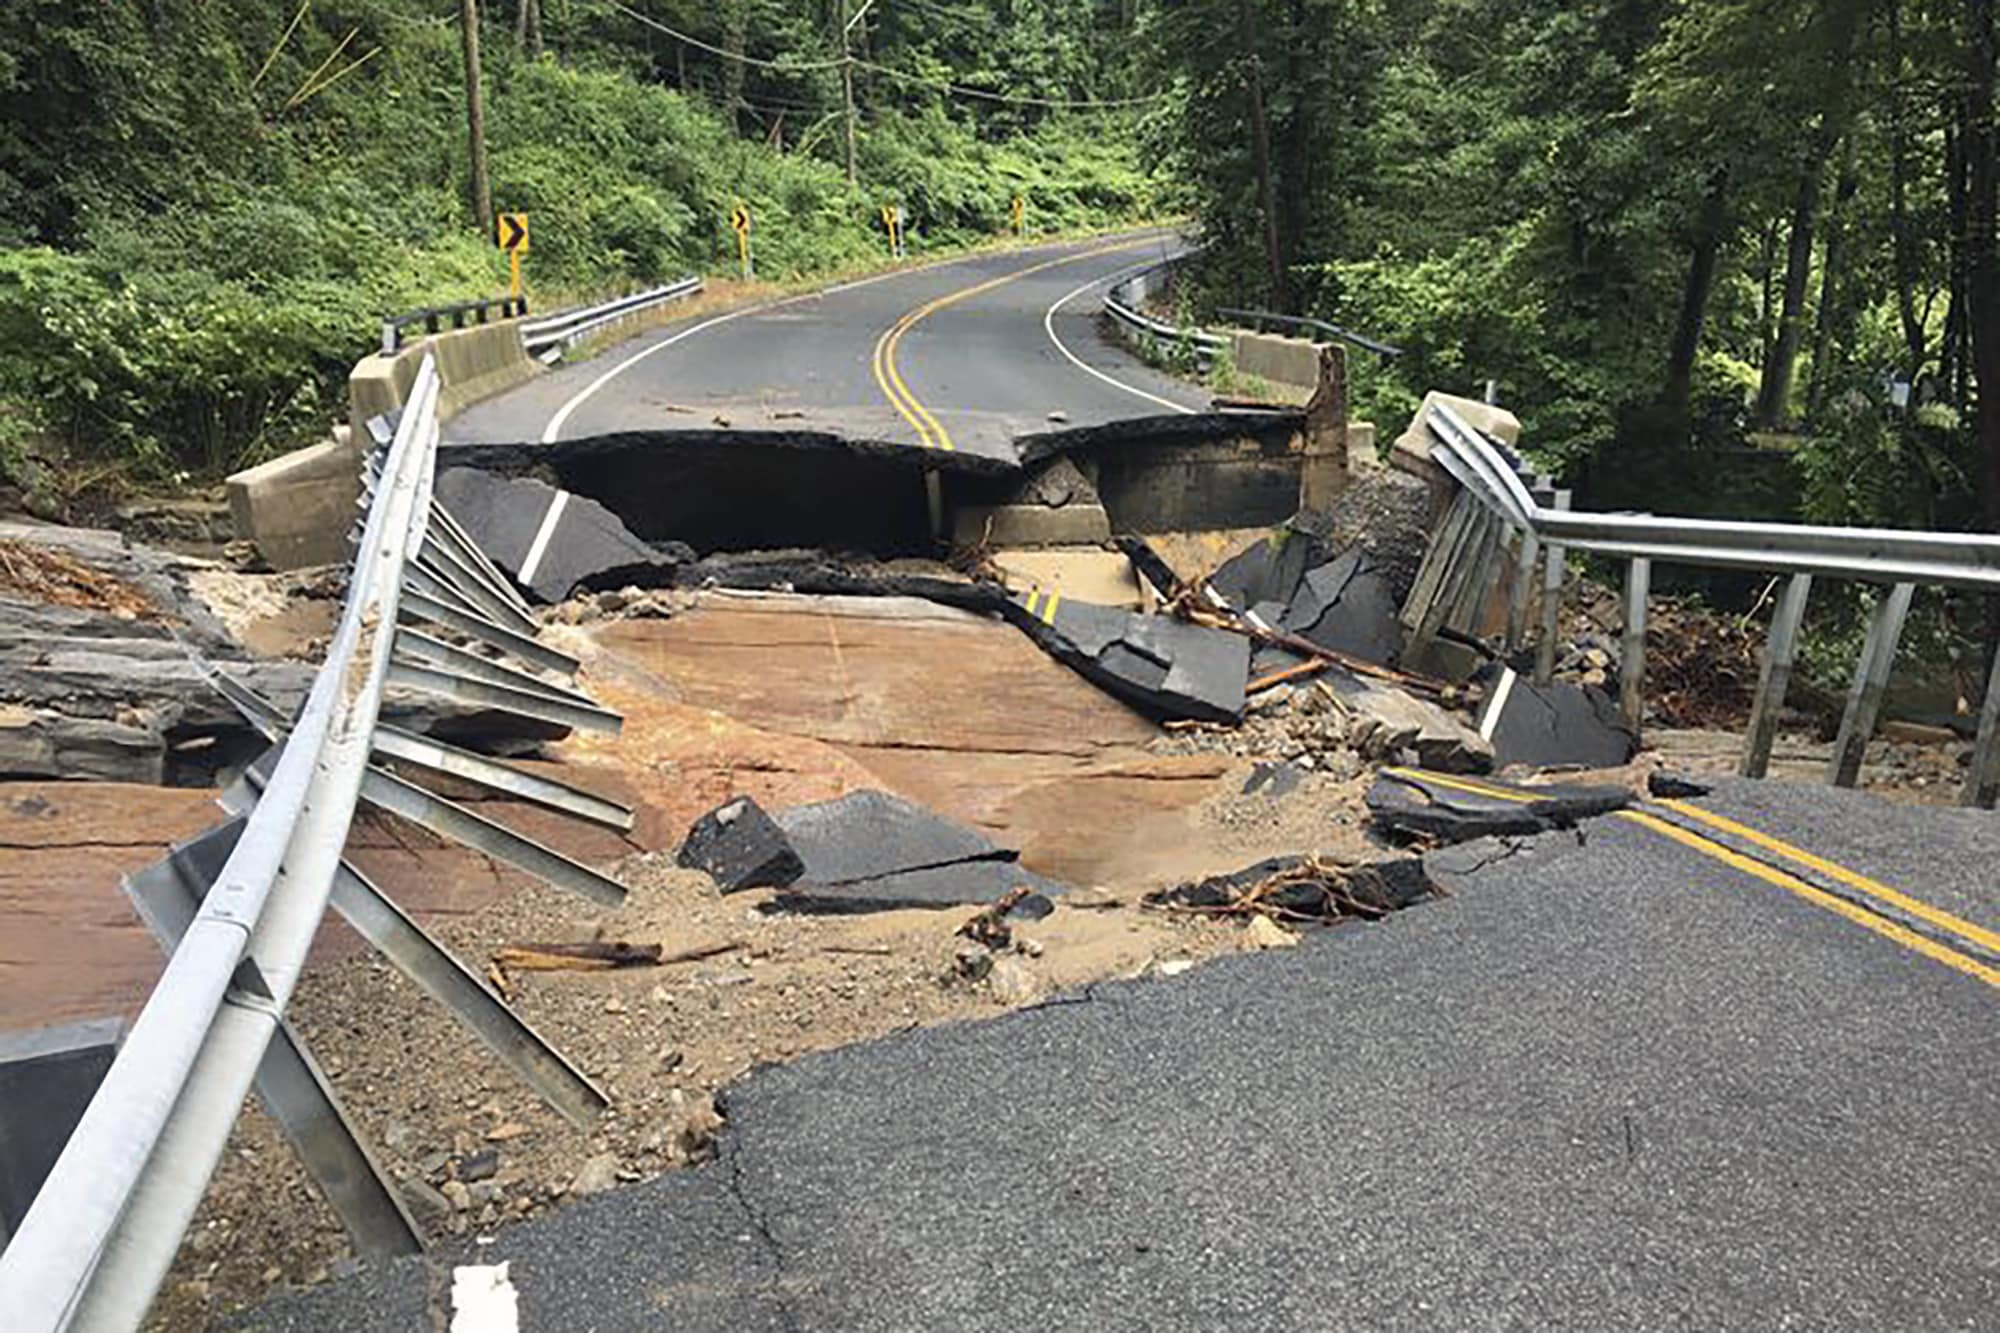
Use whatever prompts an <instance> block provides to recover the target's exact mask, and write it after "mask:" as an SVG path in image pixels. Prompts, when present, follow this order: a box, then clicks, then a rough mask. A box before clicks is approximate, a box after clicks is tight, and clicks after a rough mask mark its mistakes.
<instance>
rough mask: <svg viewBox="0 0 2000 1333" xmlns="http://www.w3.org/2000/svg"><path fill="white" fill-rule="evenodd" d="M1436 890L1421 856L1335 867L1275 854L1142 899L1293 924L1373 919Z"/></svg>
mask: <svg viewBox="0 0 2000 1333" xmlns="http://www.w3.org/2000/svg"><path fill="white" fill-rule="evenodd" d="M1437 892H1438V889H1437V886H1436V885H1435V884H1433V883H1432V882H1431V878H1430V876H1429V875H1428V874H1426V873H1425V871H1424V865H1423V860H1422V858H1420V857H1415V856H1400V857H1395V858H1392V859H1390V860H1386V861H1368V862H1363V863H1361V864H1359V865H1336V864H1334V863H1332V862H1328V861H1320V860H1317V859H1315V858H1312V857H1304V856H1276V857H1271V858H1269V859H1266V860H1263V861H1259V862H1257V863H1256V864H1254V865H1249V866H1245V867H1244V868H1243V869H1241V870H1236V871H1232V872H1230V873H1229V874H1226V875H1210V876H1208V877H1206V878H1204V879H1198V880H1194V881H1191V882H1189V883H1186V884H1178V885H1175V886H1174V887H1173V888H1170V889H1162V890H1160V891H1159V892H1157V893H1149V894H1147V895H1146V901H1147V902H1149V903H1154V904H1157V905H1160V906H1166V907H1181V908H1186V909H1189V910H1192V911H1198V912H1205V913H1212V914H1231V913H1240V914H1244V915H1250V914H1258V915H1262V914H1266V913H1272V912H1275V913H1277V914H1278V915H1280V916H1282V917H1286V918H1288V919H1292V920H1312V921H1337V920H1342V919H1346V918H1351V917H1360V918H1363V919H1366V920H1373V919H1376V918H1379V917H1382V916H1386V915H1388V914H1389V913H1390V912H1398V911H1401V910H1402V909H1403V908H1405V907H1410V906H1413V905H1415V904H1417V903H1420V902H1422V901H1423V900H1424V899H1426V898H1429V897H1433V896H1435V895H1436V894H1437Z"/></svg>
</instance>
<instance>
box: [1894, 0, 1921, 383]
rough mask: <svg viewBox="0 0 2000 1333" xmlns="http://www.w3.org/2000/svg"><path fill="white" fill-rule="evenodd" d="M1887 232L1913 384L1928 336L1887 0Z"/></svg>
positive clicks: (1905, 118) (1898, 51)
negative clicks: (1919, 285)
mask: <svg viewBox="0 0 2000 1333" xmlns="http://www.w3.org/2000/svg"><path fill="white" fill-rule="evenodd" d="M1888 20H1889V78H1888V88H1887V90H1886V91H1887V95H1888V98H1889V237H1890V245H1891V251H1892V254H1893V257H1894V264H1895V271H1896V314H1897V317H1898V318H1899V319H1900V320H1901V322H1902V325H1903V346H1904V347H1905V348H1906V349H1907V351H1908V356H1909V360H1908V361H1907V363H1906V364H1905V366H1904V369H1905V370H1906V371H1907V372H1908V373H1909V376H1910V383H1911V385H1912V387H1913V390H1914V386H1915V384H1916V381H1917V376H1918V375H1920V374H1921V373H1922V372H1923V368H1924V355H1925V352H1926V350H1927V347H1926V345H1927V343H1928V342H1929V338H1928V337H1927V335H1926V331H1925V329H1924V319H1923V317H1922V316H1921V315H1920V314H1918V312H1917V282H1918V280H1919V279H1918V273H1917V234H1916V229H1915V228H1914V227H1913V226H1911V224H1910V206H1909V181H1910V124H1909V111H1908V106H1907V103H1906V101H1905V95H1904V92H1903V87H1904V79H1905V77H1906V73H1907V66H1908V62H1907V60H1905V58H1904V48H1903V6H1902V2H1901V0H1889V11H1888Z"/></svg>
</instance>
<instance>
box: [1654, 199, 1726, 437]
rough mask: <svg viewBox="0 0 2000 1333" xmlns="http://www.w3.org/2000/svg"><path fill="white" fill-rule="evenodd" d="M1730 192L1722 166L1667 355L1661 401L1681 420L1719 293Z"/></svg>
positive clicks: (1705, 206)
mask: <svg viewBox="0 0 2000 1333" xmlns="http://www.w3.org/2000/svg"><path fill="white" fill-rule="evenodd" d="M1728 189H1729V172H1728V171H1727V169H1725V168H1721V167H1718V168H1716V169H1715V170H1714V171H1713V172H1711V173H1710V174H1709V177H1708V188H1707V189H1705V190H1703V191H1702V196H1701V222H1700V227H1699V230H1697V231H1696V233H1695V238H1694V245H1693V246H1692V248H1691V249H1690V251H1689V254H1688V274H1687V286H1686V287H1685V288H1684V289H1683V290H1682V293H1681V316H1680V320H1679V322H1678V323H1676V324H1675V326H1674V343H1673V347H1672V349H1671V350H1670V351H1669V352H1668V353H1667V382H1666V387H1665V388H1664V389H1663V390H1661V393H1660V401H1661V403H1662V405H1663V406H1665V407H1667V408H1668V409H1669V410H1671V411H1672V412H1674V413H1675V414H1676V415H1677V416H1681V417H1685V416H1686V415H1687V413H1688V399H1689V395H1690V394H1691V393H1692V392H1693V388H1694V360H1695V356H1696V354H1697V353H1698V352H1699V351H1700V350H1701V326H1702V323H1703V321H1704V320H1705V319H1706V318H1707V317H1708V297H1709V293H1710V292H1712V291H1714V290H1715V265H1716V260H1717V259H1718V258H1720V256H1721V254H1722V237H1723V232H1724V230H1725V229H1726V227H1727V222H1728V209H1727V206H1726V205H1727V200H1728Z"/></svg>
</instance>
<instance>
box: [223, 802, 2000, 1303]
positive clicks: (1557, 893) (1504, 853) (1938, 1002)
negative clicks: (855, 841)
mask: <svg viewBox="0 0 2000 1333" xmlns="http://www.w3.org/2000/svg"><path fill="white" fill-rule="evenodd" d="M1695 808H1696V809H1697V810H1699V811H1700V812H1702V814H1704V815H1706V816H1707V817H1708V819H1710V820H1712V819H1713V818H1714V817H1715V816H1717V815H1720V816H1721V817H1723V818H1725V819H1728V820H1730V821H1731V823H1732V824H1734V825H1736V826H1737V827H1739V828H1747V829H1749V830H1751V831H1752V832H1754V833H1756V834H1757V835H1758V836H1759V837H1761V838H1763V839H1764V840H1765V842H1766V844H1772V843H1775V844H1781V845H1782V846H1783V847H1787V848H1790V849H1792V850H1791V851H1783V850H1780V849H1778V848H1776V847H1773V846H1770V845H1765V846H1763V847H1762V848H1761V851H1760V859H1757V860H1754V861H1752V860H1745V861H1742V862H1739V863H1732V862H1730V861H1729V860H1728V858H1727V856H1725V855H1719V854H1718V850H1726V849H1718V848H1717V847H1716V846H1715V845H1714V844H1709V845H1708V846H1706V847H1704V846H1702V845H1700V844H1698V843H1697V844H1690V842H1688V841H1687V840H1684V839H1681V838H1677V837H1676V836H1674V835H1672V834H1670V833H1668V832H1665V831H1663V830H1665V829H1671V828H1677V827H1679V825H1677V824H1675V823H1672V822H1669V821H1672V820H1681V821H1684V822H1686V823H1689V824H1692V825H1695V826H1700V827H1707V828H1712V829H1713V830H1714V831H1716V832H1717V833H1718V834H1720V833H1721V832H1722V829H1721V827H1720V826H1717V825H1714V824H1712V823H1708V822H1705V821H1704V820H1703V819H1702V818H1700V817H1697V816H1696V815H1694V814H1692V813H1689V812H1686V811H1680V810H1676V809H1674V808H1672V807H1667V806H1660V807H1656V808H1655V810H1654V812H1653V813H1651V814H1648V815H1646V816H1644V817H1643V819H1642V820H1634V819H1630V818H1626V817H1621V816H1610V817H1606V818H1602V819H1597V820H1594V821H1591V822H1590V823H1589V824H1587V825H1586V826H1585V827H1584V829H1583V832H1582V836H1581V837H1579V836H1578V835H1577V834H1575V833H1565V834H1556V835H1550V836H1549V837H1546V838H1543V839H1541V840H1539V841H1536V842H1533V843H1530V844H1524V845H1521V846H1518V847H1515V848H1512V849H1504V848H1499V847H1468V848H1460V849H1452V850H1451V851H1449V852H1446V853H1440V854H1439V855H1438V856H1437V857H1436V858H1435V859H1434V873H1436V874H1437V875H1438V877H1439V878H1440V880H1441V881H1442V882H1444V883H1445V884H1446V885H1447V886H1448V887H1449V888H1450V889H1451V891H1452V896H1451V897H1449V898H1447V899H1444V900H1440V901H1434V902H1431V903H1428V904H1425V905H1422V906H1419V907H1416V908H1413V909H1411V910H1409V911H1406V912H1404V913H1401V914H1399V915H1397V916H1396V917H1393V918H1391V919H1390V920H1389V921H1387V922H1385V923H1383V924H1380V925H1374V926H1354V927H1349V928H1344V929H1340V930H1335V931H1328V932H1323V933H1321V934H1319V935H1318V936H1316V937H1314V938H1312V939H1311V940H1310V941H1309V942H1308V943H1307V944H1306V945H1305V946H1304V947H1302V948H1300V949H1297V950H1295V951H1291V952H1288V953H1283V954H1264V955H1256V956H1248V957H1242V958H1238V959H1232V960H1228V961H1224V962H1219V963H1214V964H1210V965H1207V966H1204V967H1200V968H1197V969H1195V970H1194V971H1192V972H1189V973H1187V974H1184V975H1182V976H1180V977H1177V978H1174V979H1171V980H1150V981H1140V982H1134V983H1129V984H1121V985H1114V986H1106V987H1102V988H1099V989H1098V990H1096V991H1094V992H1092V993H1091V994H1090V995H1088V996H1082V997H1076V998H1075V999H1074V1000H1073V1001H1072V1002H1068V1003H1058V1004H1054V1005H1050V1006H1046V1007H1043V1008H1041V1009H1038V1010H1033V1011H1028V1012H1023V1013H1019V1014H1015V1015H1011V1016H1008V1017H1005V1018H1001V1019H997V1020H994V1021H992V1022H987V1023H978V1024H967V1025H961V1026H957V1027H951V1028H945V1029H937V1030H932V1031H927V1032H922V1033H916V1034H911V1035H908V1036H904V1037H900V1038H895V1039H891V1040H887V1041H883V1042H878V1043H875V1044H872V1045H868V1046H862V1047H856V1048H850V1049H848V1050H844V1051H838V1052H832V1053H829V1054H826V1055H822V1056H817V1057H813V1058H810V1059H806V1060H802V1061H800V1062H798V1063H797V1064H794V1065H790V1066H786V1067H782V1068H774V1069H768V1070H764V1071H761V1072H759V1073H757V1074H755V1075H753V1076H752V1077H751V1078H749V1079H748V1080H747V1081H746V1082H745V1083H744V1084H742V1085H741V1086H740V1087H738V1088H737V1089H736V1090H735V1091H734V1092H733V1093H732V1094H731V1095H730V1097H729V1099H728V1103H727V1107H726V1109H727V1113H728V1117H729V1128H728V1129H727V1131H726V1132H725V1133H724V1135H723V1136H722V1138H721V1140H720V1145H721V1156H720V1158H719V1160H718V1161H717V1162H715V1163H713V1164H711V1165H709V1166H706V1167H703V1168H700V1169H698V1170H694V1171H688V1172H682V1173H679V1174H677V1175H674V1176H671V1177H667V1178H664V1179H661V1180H659V1181H655V1182H653V1183H650V1184H647V1185H644V1186H638V1187H631V1188H626V1189H623V1190H619V1191H615V1192H614V1193H612V1194H609V1195H606V1196H603V1197H600V1198H597V1199H593V1200H589V1201H586V1202H585V1203H582V1204H580V1205H578V1206H576V1207H573V1208H570V1209H567V1210H564V1211H562V1212H560V1213H558V1214H555V1215H553V1216H551V1217H548V1218H546V1219H542V1220H539V1221H537V1222H535V1223H532V1224H529V1225H526V1226H522V1227H518V1228H514V1229H510V1230H508V1231H505V1232H503V1233H501V1235H500V1236H499V1237H498V1238H497V1240H495V1241H494V1242H493V1243H492V1244H490V1245H486V1246H481V1247H476V1248H474V1247H465V1248H463V1249H456V1250H448V1251H445V1252H443V1253H441V1254H439V1255H437V1256H434V1257H433V1258H432V1260H430V1261H429V1264H426V1262H424V1261H421V1260H420V1261H417V1262H415V1263H412V1264H406V1265H403V1266H400V1267H390V1268H387V1269H383V1270H379V1271H374V1272H370V1273H365V1274H363V1275H362V1276H361V1277H359V1278H357V1279H354V1280H351V1281H348V1282H345V1283H341V1284H336V1285H335V1286H333V1287H331V1288H328V1289H324V1290H321V1291H318V1292H314V1293H310V1294H307V1295H304V1296H301V1297H295V1298H292V1299H290V1300H288V1301H285V1302H281V1303H279V1304H277V1305H274V1306H273V1307H271V1308H270V1309H269V1310H267V1311H266V1312H264V1315H263V1316H262V1317H261V1320H260V1323H261V1325H262V1326H266V1327H273V1328H302V1329H303V1328H314V1329H317V1328H341V1329H343V1330H348V1331H350V1333H359V1331H360V1330H368V1329H377V1328H380V1329H392V1328H394V1329H402V1328H410V1327H420V1326H425V1325H426V1322H427V1320H428V1319H429V1313H428V1312H429V1311H431V1309H432V1302H433V1301H434V1300H435V1299H438V1297H437V1295H436V1293H439V1292H442V1291H443V1290H444V1289H445V1287H446V1286H448V1283H447V1282H442V1281H440V1282H438V1283H436V1284H435V1285H434V1283H433V1275H434V1273H437V1272H438V1271H439V1270H442V1269H448V1268H449V1267H450V1265H451V1264H453V1263H455V1262H465V1261H467V1260H468V1259H470V1260H473V1261H477V1262H482V1263H491V1262H497V1261H499V1260H502V1259H505V1260H509V1261H510V1262H511V1264H512V1272H513V1279H514V1282H515V1284H516V1286H517V1287H518V1289H519V1292H520V1299H521V1308H522V1315H523V1327H524V1328H536V1329H539V1328H557V1327H561V1328H564V1329H569V1330H575V1331H576V1333H584V1331H585V1330H613V1329H651V1328H660V1327H674V1328H681V1329H710V1328H713V1329H745V1328H753V1329H754V1328H808V1329H822V1328H826V1329H833V1328H839V1329H846V1328H867V1329H934V1328H960V1329H970V1328H992V1329H1022V1328H1035V1329H1039V1328H1089V1329H1117V1328H1134V1329H1137V1328H1146V1329H1159V1328H1188V1329H1208V1328H1224V1327H1226V1328H1232V1329H1234V1328H1274V1329H1275V1328H1312V1329H1320V1328H1363V1327H1368V1328H1372V1327H1383V1326H1393V1327H1434V1328H1463V1327H1498V1326H1533V1327H1548V1326H1555V1327H1590V1328H1599V1327H1607V1326H1615V1327H1633V1326H1638V1327H1651V1326H1661V1325H1667V1324H1675V1325H1691V1326H1697V1327H1776V1326H1786V1327H1854V1328H1898V1329H1915V1328H1974V1327H1992V1326H1993V1323H1994V1311H1995V1310H1996V1309H2000V1152H1996V1147H2000V1144H1996V1135H2000V1077H1996V1073H1995V1071H1996V1070H2000V1023H1996V1018H2000V967H1993V966H1990V964H1992V963H2000V956H1993V955H1988V954H1982V952H1981V950H1982V948H1983V947H1984V946H1983V945H1981V944H1980V942H1979V939H1980V937H1981V936H1982V933H1986V932H1991V931H1992V930H1994V929H1995V928H2000V886H1996V884H1995V882H1994V877H1993V875H1992V874H1991V866H1992V865H1993V864H1994V861H1993V854H1994V852H1995V851H1996V850H2000V828H1996V823H1995V820H1994V817H1993V816H1992V815H1982V814H1967V813H1960V812H1955V811H1918V810H1912V809H1909V808H1904V807H1895V806H1888V805H1884V804H1882V803H1880V802H1878V801H1875V800H1873V799H1872V798H1869V797H1865V796H1856V795H1851V794H1830V793H1826V792H1824V791H1820V790H1817V789H1810V788H1797V787H1783V786H1779V785H1776V784H1771V785H1757V784H1747V783H1730V784H1727V785H1726V786H1725V787H1724V788H1723V789H1721V790H1720V791H1718V792H1717V793H1715V794H1714V795H1713V796H1712V797H1710V798H1707V799H1704V800H1703V801H1701V802H1699V803H1698V804H1697V806H1696V807H1695ZM1646 820H1653V821H1657V822H1655V823H1650V824H1649V823H1647V822H1644V821H1646ZM1731 836H1738V835H1731ZM1795 853H1796V854H1804V855H1806V856H1810V857H1812V858H1815V859H1816V860H1817V861H1818V863H1819V865H1818V868H1813V867H1810V866H1808V865H1807V864H1806V863H1805V862H1803V861H1801V860H1798V859H1797V858H1796V856H1795ZM1787 866H1789V867H1791V868H1792V869H1793V870H1797V871H1798V872H1799V873H1800V875H1801V876H1805V875H1809V876H1810V877H1811V881H1812V882H1808V880H1807V879H1806V878H1802V877H1794V876H1793V875H1791V873H1790V872H1789V871H1787V870H1786V869H1785V867H1787ZM1828 867H1831V868H1832V869H1836V870H1839V871H1841V872H1843V873H1844V874H1845V875H1846V876H1848V877H1849V879H1850V880H1851V881H1852V883H1850V884H1848V885H1847V887H1848V888H1849V889H1850V890H1852V888H1853V884H1873V885H1874V886H1875V888H1876V889H1878V890H1880V889H1889V890H1890V891H1892V892H1893V891H1895V890H1898V889H1900V890H1902V891H1903V892H1904V893H1905V894H1910V895H1915V897H1914V898H1906V899H1905V902H1906V903H1907V902H1915V903H1917V904H1918V905H1922V906H1927V907H1928V908H1929V910H1930V911H1931V912H1932V914H1933V915H1934V917H1935V918H1936V920H1935V921H1933V922H1931V923H1929V924H1927V925H1926V926H1925V930H1926V931H1928V932H1929V933H1928V934H1923V935H1918V934H1915V933H1912V932H1905V934H1906V935H1907V936H1908V938H1903V937H1899V936H1897V935H1896V934H1895V932H1894V931H1890V930H1885V929H1883V928H1882V927H1883V925H1884V924H1886V920H1883V921H1878V922H1877V923H1876V924H1872V925H1871V924H1869V923H1867V922H1865V921H1860V920H1857V919H1855V918H1854V917H1853V916H1852V915H1851V914H1848V913H1845V912H1843V910H1841V909H1840V908H1839V907H1838V906H1837V904H1838V903H1841V902H1846V901H1848V900H1847V899H1845V898H1838V899H1837V898H1833V897H1830V896H1828V895H1825V894H1818V896H1815V895H1816V892H1817V891H1816V890H1814V884H1815V883H1821V882H1825V883H1833V882H1836V881H1837V880H1838V879H1839V877H1838V876H1832V875H1830V873H1829V871H1828V869H1827V868H1828ZM1856 892H1858V891H1856ZM1864 896H1865V895H1864ZM1898 910H1899V911H1900V910H1901V909H1898ZM1938 921H1942V922H1945V923H1950V922H1955V923H1957V924H1956V925H1955V926H1949V927H1947V926H1945V925H1938V924H1937V922H1938ZM1967 932H1970V933H1967ZM1922 939H1927V940H1931V941H1932V942H1933V944H1934V946H1935V947H1936V948H1939V949H1943V948H1945V946H1944V945H1939V944H1936V941H1939V940H1944V941H1948V942H1952V946H1953V947H1951V948H1949V949H1946V950H1945V951H1946V952H1952V953H1955V954H1957V956H1958V957H1959V959H1960V962H1959V963H1958V964H1952V963H1950V962H1949V961H1948V960H1941V959H1940V958H1939V957H1936V956H1933V954H1932V953H1929V952H1926V951H1925V950H1923V949H1921V948H1919V947H1916V945H1915V944H1914V943H1913V942H1912V941H1914V940H1922ZM1981 958H1985V959H1986V961H1985V962H1981V961H1980V959H1981Z"/></svg>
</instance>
